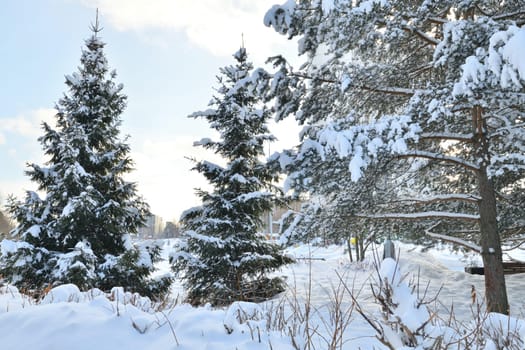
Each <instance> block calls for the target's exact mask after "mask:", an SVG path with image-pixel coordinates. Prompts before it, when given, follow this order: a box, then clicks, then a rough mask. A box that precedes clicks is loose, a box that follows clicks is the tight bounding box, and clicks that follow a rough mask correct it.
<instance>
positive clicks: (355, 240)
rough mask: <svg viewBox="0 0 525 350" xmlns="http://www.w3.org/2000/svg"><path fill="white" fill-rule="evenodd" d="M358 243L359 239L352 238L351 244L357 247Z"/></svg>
mask: <svg viewBox="0 0 525 350" xmlns="http://www.w3.org/2000/svg"><path fill="white" fill-rule="evenodd" d="M356 242H357V239H356V238H355V237H352V238H350V244H351V245H355V244H356Z"/></svg>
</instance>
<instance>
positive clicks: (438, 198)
mask: <svg viewBox="0 0 525 350" xmlns="http://www.w3.org/2000/svg"><path fill="white" fill-rule="evenodd" d="M401 200H402V201H411V202H418V203H427V204H429V203H436V202H453V201H461V202H468V203H477V202H478V201H479V200H480V197H478V196H474V195H472V194H455V193H452V194H440V195H435V196H426V197H420V198H403V199H401Z"/></svg>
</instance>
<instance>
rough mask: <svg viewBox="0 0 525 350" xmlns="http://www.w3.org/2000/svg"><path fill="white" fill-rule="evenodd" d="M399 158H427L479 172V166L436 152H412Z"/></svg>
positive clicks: (400, 155)
mask: <svg viewBox="0 0 525 350" xmlns="http://www.w3.org/2000/svg"><path fill="white" fill-rule="evenodd" d="M397 157H399V158H412V157H413V158H426V159H432V160H439V161H443V162H447V163H453V164H457V165H459V166H461V167H463V168H465V169H469V170H472V171H478V170H479V166H477V165H476V164H474V163H471V162H468V161H466V160H464V159H461V158H458V157H452V156H447V155H444V154H440V153H434V152H427V151H410V152H406V153H402V154H399V155H398V156H397Z"/></svg>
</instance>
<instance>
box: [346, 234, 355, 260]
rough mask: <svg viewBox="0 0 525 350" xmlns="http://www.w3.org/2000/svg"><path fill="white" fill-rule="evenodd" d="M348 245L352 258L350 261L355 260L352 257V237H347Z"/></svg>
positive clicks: (349, 255) (349, 254)
mask: <svg viewBox="0 0 525 350" xmlns="http://www.w3.org/2000/svg"><path fill="white" fill-rule="evenodd" d="M346 245H347V247H348V257H349V258H350V262H354V260H353V259H352V243H351V237H348V238H347V239H346Z"/></svg>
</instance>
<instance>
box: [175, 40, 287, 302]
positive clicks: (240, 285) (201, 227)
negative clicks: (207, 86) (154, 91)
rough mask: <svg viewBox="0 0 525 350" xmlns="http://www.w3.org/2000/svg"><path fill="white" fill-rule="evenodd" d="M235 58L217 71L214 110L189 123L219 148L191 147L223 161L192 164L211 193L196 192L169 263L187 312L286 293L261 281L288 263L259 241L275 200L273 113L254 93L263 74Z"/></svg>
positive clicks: (278, 283) (274, 282)
mask: <svg viewBox="0 0 525 350" xmlns="http://www.w3.org/2000/svg"><path fill="white" fill-rule="evenodd" d="M234 58H235V60H236V65H235V66H226V67H224V68H222V69H221V70H220V73H221V74H220V76H219V77H218V83H219V87H218V89H217V92H218V96H215V97H213V99H212V101H211V102H210V106H213V108H211V109H208V110H206V111H203V112H196V113H194V114H192V115H191V116H190V117H192V118H205V119H206V120H207V121H208V122H209V125H210V127H211V128H213V129H215V130H216V131H218V132H219V134H220V140H219V141H212V140H210V139H203V140H201V141H200V142H198V143H197V144H198V145H200V146H203V147H204V148H206V149H209V150H212V151H213V152H215V153H216V154H218V155H220V156H221V157H222V158H223V159H224V160H225V161H226V165H225V166H224V167H222V166H219V165H217V164H213V163H211V162H208V161H200V162H196V166H195V167H194V170H196V171H198V172H199V173H201V174H203V175H204V176H205V177H206V179H207V180H208V182H209V183H210V184H211V185H212V187H213V190H212V191H211V192H207V191H203V190H199V191H198V192H197V194H198V196H199V197H200V198H201V199H202V206H200V207H197V208H193V209H190V210H188V211H186V212H185V213H183V215H182V217H181V224H182V231H183V232H184V233H185V238H186V239H185V243H184V244H183V245H182V246H181V247H179V248H180V250H179V251H177V252H176V253H175V254H174V255H173V256H172V257H171V258H172V262H173V266H174V270H175V271H177V272H179V273H181V276H182V277H183V279H184V282H185V287H186V290H187V293H188V301H189V302H190V303H192V304H203V303H208V302H209V303H211V304H213V305H224V304H229V303H232V302H233V301H242V300H244V301H260V300H264V299H267V298H269V297H272V296H274V295H275V294H277V293H279V292H282V291H283V290H284V282H283V280H282V279H281V278H278V277H275V278H273V279H271V278H269V277H267V274H268V273H269V272H272V271H275V270H277V269H278V268H279V267H281V266H282V265H284V264H287V263H290V262H292V260H291V259H290V258H288V257H286V256H284V255H283V252H282V249H281V248H280V247H279V246H277V245H274V244H272V243H269V242H267V241H266V240H265V239H264V237H262V236H261V235H260V234H258V232H259V230H260V229H261V227H262V218H263V214H264V213H265V212H267V211H268V210H271V209H272V207H273V205H274V204H275V203H277V202H278V200H279V199H278V196H277V194H278V190H277V188H276V187H275V186H274V185H273V182H274V181H276V180H277V174H276V173H274V172H273V171H271V169H270V168H268V167H267V166H266V165H265V164H264V163H263V162H261V158H262V157H263V156H264V143H265V142H271V141H273V140H274V136H272V135H271V134H269V131H268V128H267V125H266V123H267V121H268V118H270V117H271V110H269V109H268V108H267V107H266V106H265V105H264V104H262V103H261V99H260V97H259V93H258V89H257V86H258V83H257V81H258V78H259V77H261V75H264V72H263V71H262V70H257V71H254V72H252V69H253V67H252V64H251V63H250V62H249V61H247V53H246V49H244V48H241V49H240V50H239V51H237V52H236V53H235V54H234Z"/></svg>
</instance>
